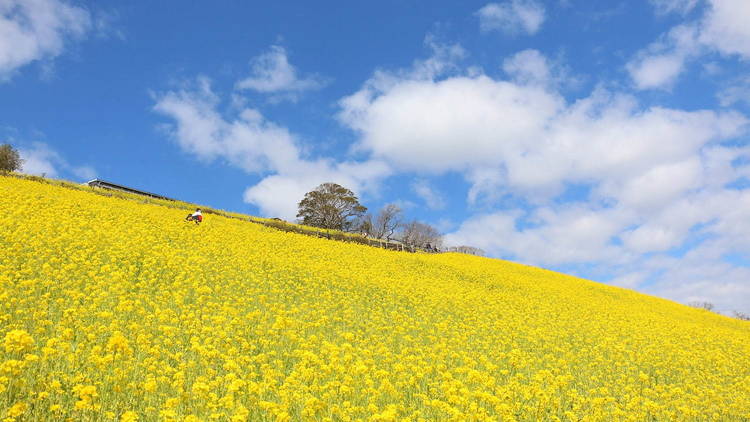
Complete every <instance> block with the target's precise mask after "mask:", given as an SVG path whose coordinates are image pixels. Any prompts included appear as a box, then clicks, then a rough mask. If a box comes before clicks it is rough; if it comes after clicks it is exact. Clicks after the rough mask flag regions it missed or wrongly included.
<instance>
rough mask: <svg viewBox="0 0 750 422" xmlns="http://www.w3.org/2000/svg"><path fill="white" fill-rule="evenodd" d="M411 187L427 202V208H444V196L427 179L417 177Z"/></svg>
mask: <svg viewBox="0 0 750 422" xmlns="http://www.w3.org/2000/svg"><path fill="white" fill-rule="evenodd" d="M411 188H412V190H413V191H414V193H416V194H417V196H418V197H420V198H421V199H422V200H423V201H424V203H425V204H427V207H428V208H430V209H433V210H439V209H443V208H445V198H443V195H441V194H440V193H439V192H437V191H436V190H435V189H434V188H433V187H432V186H431V185H430V183H429V182H428V181H427V180H425V179H417V180H415V181H414V182H413V183H412V185H411Z"/></svg>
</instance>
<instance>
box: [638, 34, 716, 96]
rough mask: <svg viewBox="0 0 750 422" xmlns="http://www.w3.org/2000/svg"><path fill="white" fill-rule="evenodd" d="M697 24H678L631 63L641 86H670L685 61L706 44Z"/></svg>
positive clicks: (640, 87)
mask: <svg viewBox="0 0 750 422" xmlns="http://www.w3.org/2000/svg"><path fill="white" fill-rule="evenodd" d="M698 37H699V28H698V27H697V26H696V25H679V26H676V27H674V28H672V30H671V31H669V33H668V34H666V35H665V36H664V37H662V39H660V40H658V41H656V42H654V43H652V44H651V45H650V46H648V48H646V49H645V50H643V51H641V52H639V53H638V54H637V55H636V57H635V58H634V59H633V60H631V61H630V62H628V64H627V65H626V68H627V70H628V72H629V73H630V77H631V78H632V79H633V82H634V83H635V85H636V87H637V88H638V89H671V87H672V86H673V85H674V84H675V82H676V81H677V79H678V77H679V75H680V74H681V73H682V72H683V71H684V70H685V66H686V62H687V61H689V60H690V59H691V58H693V57H695V56H697V55H699V54H700V53H701V52H702V50H703V46H702V45H701V44H700V42H699V40H698Z"/></svg>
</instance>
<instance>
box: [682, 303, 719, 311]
mask: <svg viewBox="0 0 750 422" xmlns="http://www.w3.org/2000/svg"><path fill="white" fill-rule="evenodd" d="M688 306H692V307H693V308H698V309H705V310H707V311H713V310H714V304H713V303H711V302H705V301H704V302H701V301H695V302H690V303H688Z"/></svg>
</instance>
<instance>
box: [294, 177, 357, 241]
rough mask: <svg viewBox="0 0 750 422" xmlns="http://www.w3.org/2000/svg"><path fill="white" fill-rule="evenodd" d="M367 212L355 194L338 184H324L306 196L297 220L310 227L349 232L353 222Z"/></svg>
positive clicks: (301, 202)
mask: <svg viewBox="0 0 750 422" xmlns="http://www.w3.org/2000/svg"><path fill="white" fill-rule="evenodd" d="M365 211H367V208H365V207H364V206H362V205H361V204H360V203H359V200H358V199H357V196H356V195H354V192H352V191H350V190H349V189H347V188H345V187H343V186H341V185H338V184H336V183H323V184H322V185H320V186H318V187H317V188H315V190H313V191H310V192H308V193H306V194H305V197H304V198H303V199H302V201H300V203H299V206H298V213H297V218H301V219H302V224H306V225H308V226H315V227H322V228H326V229H336V230H344V231H349V230H350V229H351V228H352V227H353V220H354V219H356V218H357V217H360V216H362V215H363V214H364V213H365Z"/></svg>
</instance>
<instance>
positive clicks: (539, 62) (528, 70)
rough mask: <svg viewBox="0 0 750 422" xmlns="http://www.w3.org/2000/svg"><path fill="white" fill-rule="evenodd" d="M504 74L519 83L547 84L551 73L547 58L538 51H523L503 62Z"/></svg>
mask: <svg viewBox="0 0 750 422" xmlns="http://www.w3.org/2000/svg"><path fill="white" fill-rule="evenodd" d="M503 70H504V71H505V73H507V74H509V75H510V76H511V77H513V79H514V80H516V81H518V82H520V83H542V84H545V83H547V82H548V81H549V80H550V78H551V71H550V67H549V64H548V63H547V58H546V57H544V56H543V55H542V53H540V52H539V51H538V50H524V51H521V52H519V53H516V54H515V55H514V56H512V57H509V58H507V59H505V61H504V62H503Z"/></svg>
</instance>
